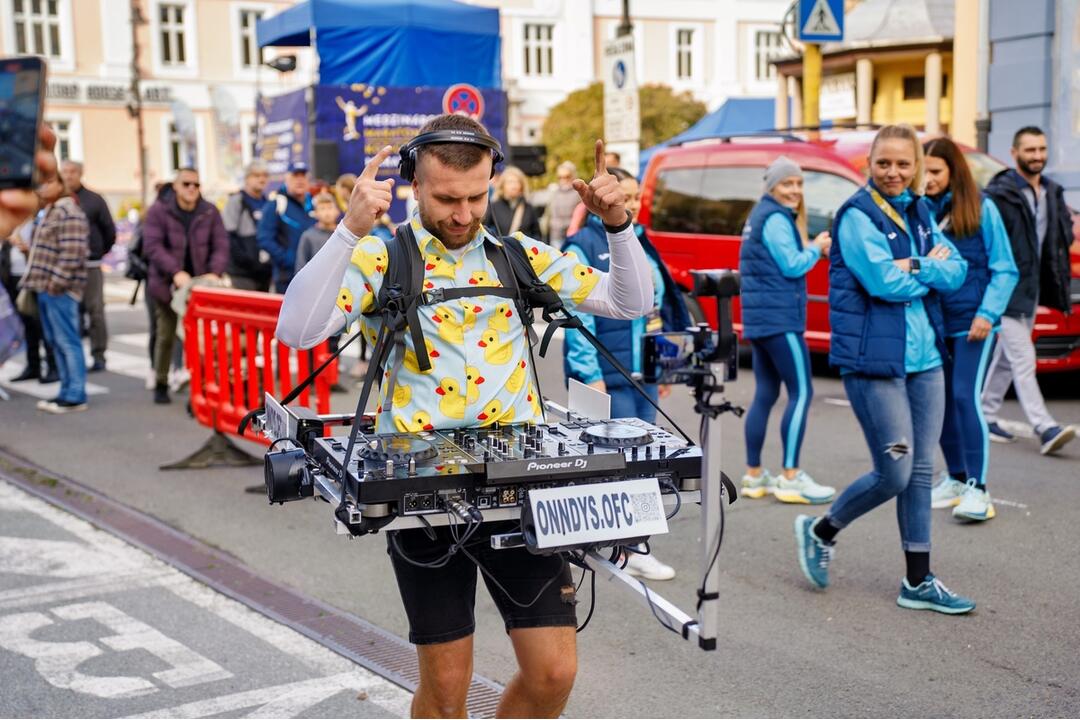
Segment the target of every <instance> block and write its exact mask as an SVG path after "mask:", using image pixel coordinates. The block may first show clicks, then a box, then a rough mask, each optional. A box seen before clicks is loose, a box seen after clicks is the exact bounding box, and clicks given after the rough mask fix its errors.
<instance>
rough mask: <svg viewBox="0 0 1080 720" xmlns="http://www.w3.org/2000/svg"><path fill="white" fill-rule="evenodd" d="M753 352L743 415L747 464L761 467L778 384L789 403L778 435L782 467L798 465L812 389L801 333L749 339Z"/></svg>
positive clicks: (778, 388) (804, 343)
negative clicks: (751, 391) (746, 409)
mask: <svg viewBox="0 0 1080 720" xmlns="http://www.w3.org/2000/svg"><path fill="white" fill-rule="evenodd" d="M750 347H751V349H752V350H753V355H754V383H755V388H754V402H753V404H751V405H750V412H748V413H747V414H746V464H747V465H749V466H750V467H760V466H761V446H762V445H763V444H764V443H765V427H766V426H767V425H768V423H769V413H770V412H771V411H772V406H773V405H775V404H776V401H777V400H778V399H779V397H780V383H781V382H783V384H784V387H786V388H787V395H788V403H787V409H785V410H784V419H783V421H782V422H781V423H780V434H781V438H782V440H783V443H784V468H785V469H786V468H797V467H799V451H800V450H801V449H802V441H803V433H805V432H806V415H807V413H809V411H810V399H811V398H812V397H813V396H814V388H813V385H811V383H810V351H809V350H808V349H807V347H806V341H805V340H804V339H803V336H802V335H799V334H796V333H791V332H789V333H783V334H781V335H770V336H769V337H763V338H755V339H753V340H751V341H750Z"/></svg>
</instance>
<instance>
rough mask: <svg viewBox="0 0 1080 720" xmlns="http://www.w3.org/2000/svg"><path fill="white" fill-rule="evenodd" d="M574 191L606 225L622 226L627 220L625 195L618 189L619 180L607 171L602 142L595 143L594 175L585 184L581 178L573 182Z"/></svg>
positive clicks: (586, 206)
mask: <svg viewBox="0 0 1080 720" xmlns="http://www.w3.org/2000/svg"><path fill="white" fill-rule="evenodd" d="M574 189H575V190H577V194H578V195H580V196H581V202H582V203H584V205H585V208H586V209H587V210H588V211H589V212H591V213H592V214H594V215H596V216H597V217H599V218H600V219H601V220H603V221H604V224H606V225H613V226H618V225H622V224H623V223H625V222H626V221H627V220H628V219H629V215H627V212H626V195H625V194H624V193H623V190H622V188H621V187H619V180H618V178H616V177H615V176H614V175H612V174H611V173H609V172H608V171H607V160H606V159H605V158H604V141H603V140H597V141H596V173H595V174H594V175H593V179H592V180H591V181H589V182H588V183H586V182H585V181H584V180H582V179H581V178H577V179H575V180H574Z"/></svg>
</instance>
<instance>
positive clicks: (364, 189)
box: [342, 145, 394, 237]
mask: <svg viewBox="0 0 1080 720" xmlns="http://www.w3.org/2000/svg"><path fill="white" fill-rule="evenodd" d="M391 152H393V148H391V147H390V146H389V145H387V146H386V147H384V148H383V149H382V150H379V152H377V153H376V154H375V157H373V158H371V160H368V164H367V165H365V166H364V170H363V171H362V172H361V173H360V177H358V178H357V179H356V185H354V186H353V191H352V195H350V196H349V207H348V208H346V210H345V219H344V220H343V221H342V222H344V223H345V227H346V228H348V230H349V232H351V233H352V234H353V235H356V236H357V237H364V236H365V235H367V234H368V233H370V232H371V228H372V227H374V225H375V221H376V220H378V219H379V217H381V216H382V214H383V213H385V212H386V211H387V210H389V209H390V201H391V200H393V190H394V180H393V178H391V179H389V180H377V179H376V176H377V174H378V172H379V166H380V165H382V163H383V161H384V160H386V158H388V157H390V153H391Z"/></svg>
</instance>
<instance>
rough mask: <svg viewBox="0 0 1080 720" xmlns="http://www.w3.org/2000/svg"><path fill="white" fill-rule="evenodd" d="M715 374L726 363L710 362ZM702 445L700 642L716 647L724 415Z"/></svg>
mask: <svg viewBox="0 0 1080 720" xmlns="http://www.w3.org/2000/svg"><path fill="white" fill-rule="evenodd" d="M709 370H710V372H711V373H712V374H713V377H723V374H722V373H723V372H724V366H723V365H722V364H710V367H709ZM702 427H703V429H702V433H701V445H702V448H703V450H704V455H703V457H702V459H701V572H702V577H704V578H705V582H704V585H703V587H702V588H700V591H701V593H702V595H701V597H700V598H699V605H698V630H699V638H698V640H699V644H700V646H701V648H702V649H703V650H713V649H715V648H716V636H717V633H718V631H719V612H720V607H719V602H720V600H719V598H717V597H716V595H717V592H718V590H719V588H720V559H719V553H717V552H716V544H717V543H718V542H719V541H720V529H721V527H722V525H721V517H722V516H721V513H722V512H723V511H724V510H723V508H722V507H721V504H722V503H723V502H724V499H723V495H722V489H723V484H722V483H721V481H720V468H719V467H714V466H713V465H714V463H715V464H716V465H719V463H720V418H719V417H716V418H712V419H709V420H708V421H707V422H705V424H704V425H703V426H702Z"/></svg>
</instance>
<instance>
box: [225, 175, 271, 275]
mask: <svg viewBox="0 0 1080 720" xmlns="http://www.w3.org/2000/svg"><path fill="white" fill-rule="evenodd" d="M269 180H270V175H269V173H268V172H267V170H266V166H265V165H263V164H262V163H260V162H253V163H251V164H250V165H248V166H247V169H246V170H245V171H244V187H243V188H242V189H240V190H238V191H237V192H234V193H233V194H232V195H230V196H229V199H228V200H226V201H225V208H224V209H223V210H222V211H221V220H222V222H223V223H225V231H226V232H227V233H229V267H228V270H227V271H226V272H228V274H229V279H230V280H231V281H232V286H233V287H234V288H236V289H238V290H258V291H259V292H266V291H268V290H269V289H270V277H271V274H272V272H273V267H272V266H271V265H270V253H268V252H267V251H265V250H261V249H260V248H259V243H258V241H257V240H256V238H255V231H256V229H257V228H258V226H259V220H260V219H261V218H262V212H263V207H264V206H265V205H266V194H265V193H266V184H267V182H269Z"/></svg>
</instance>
